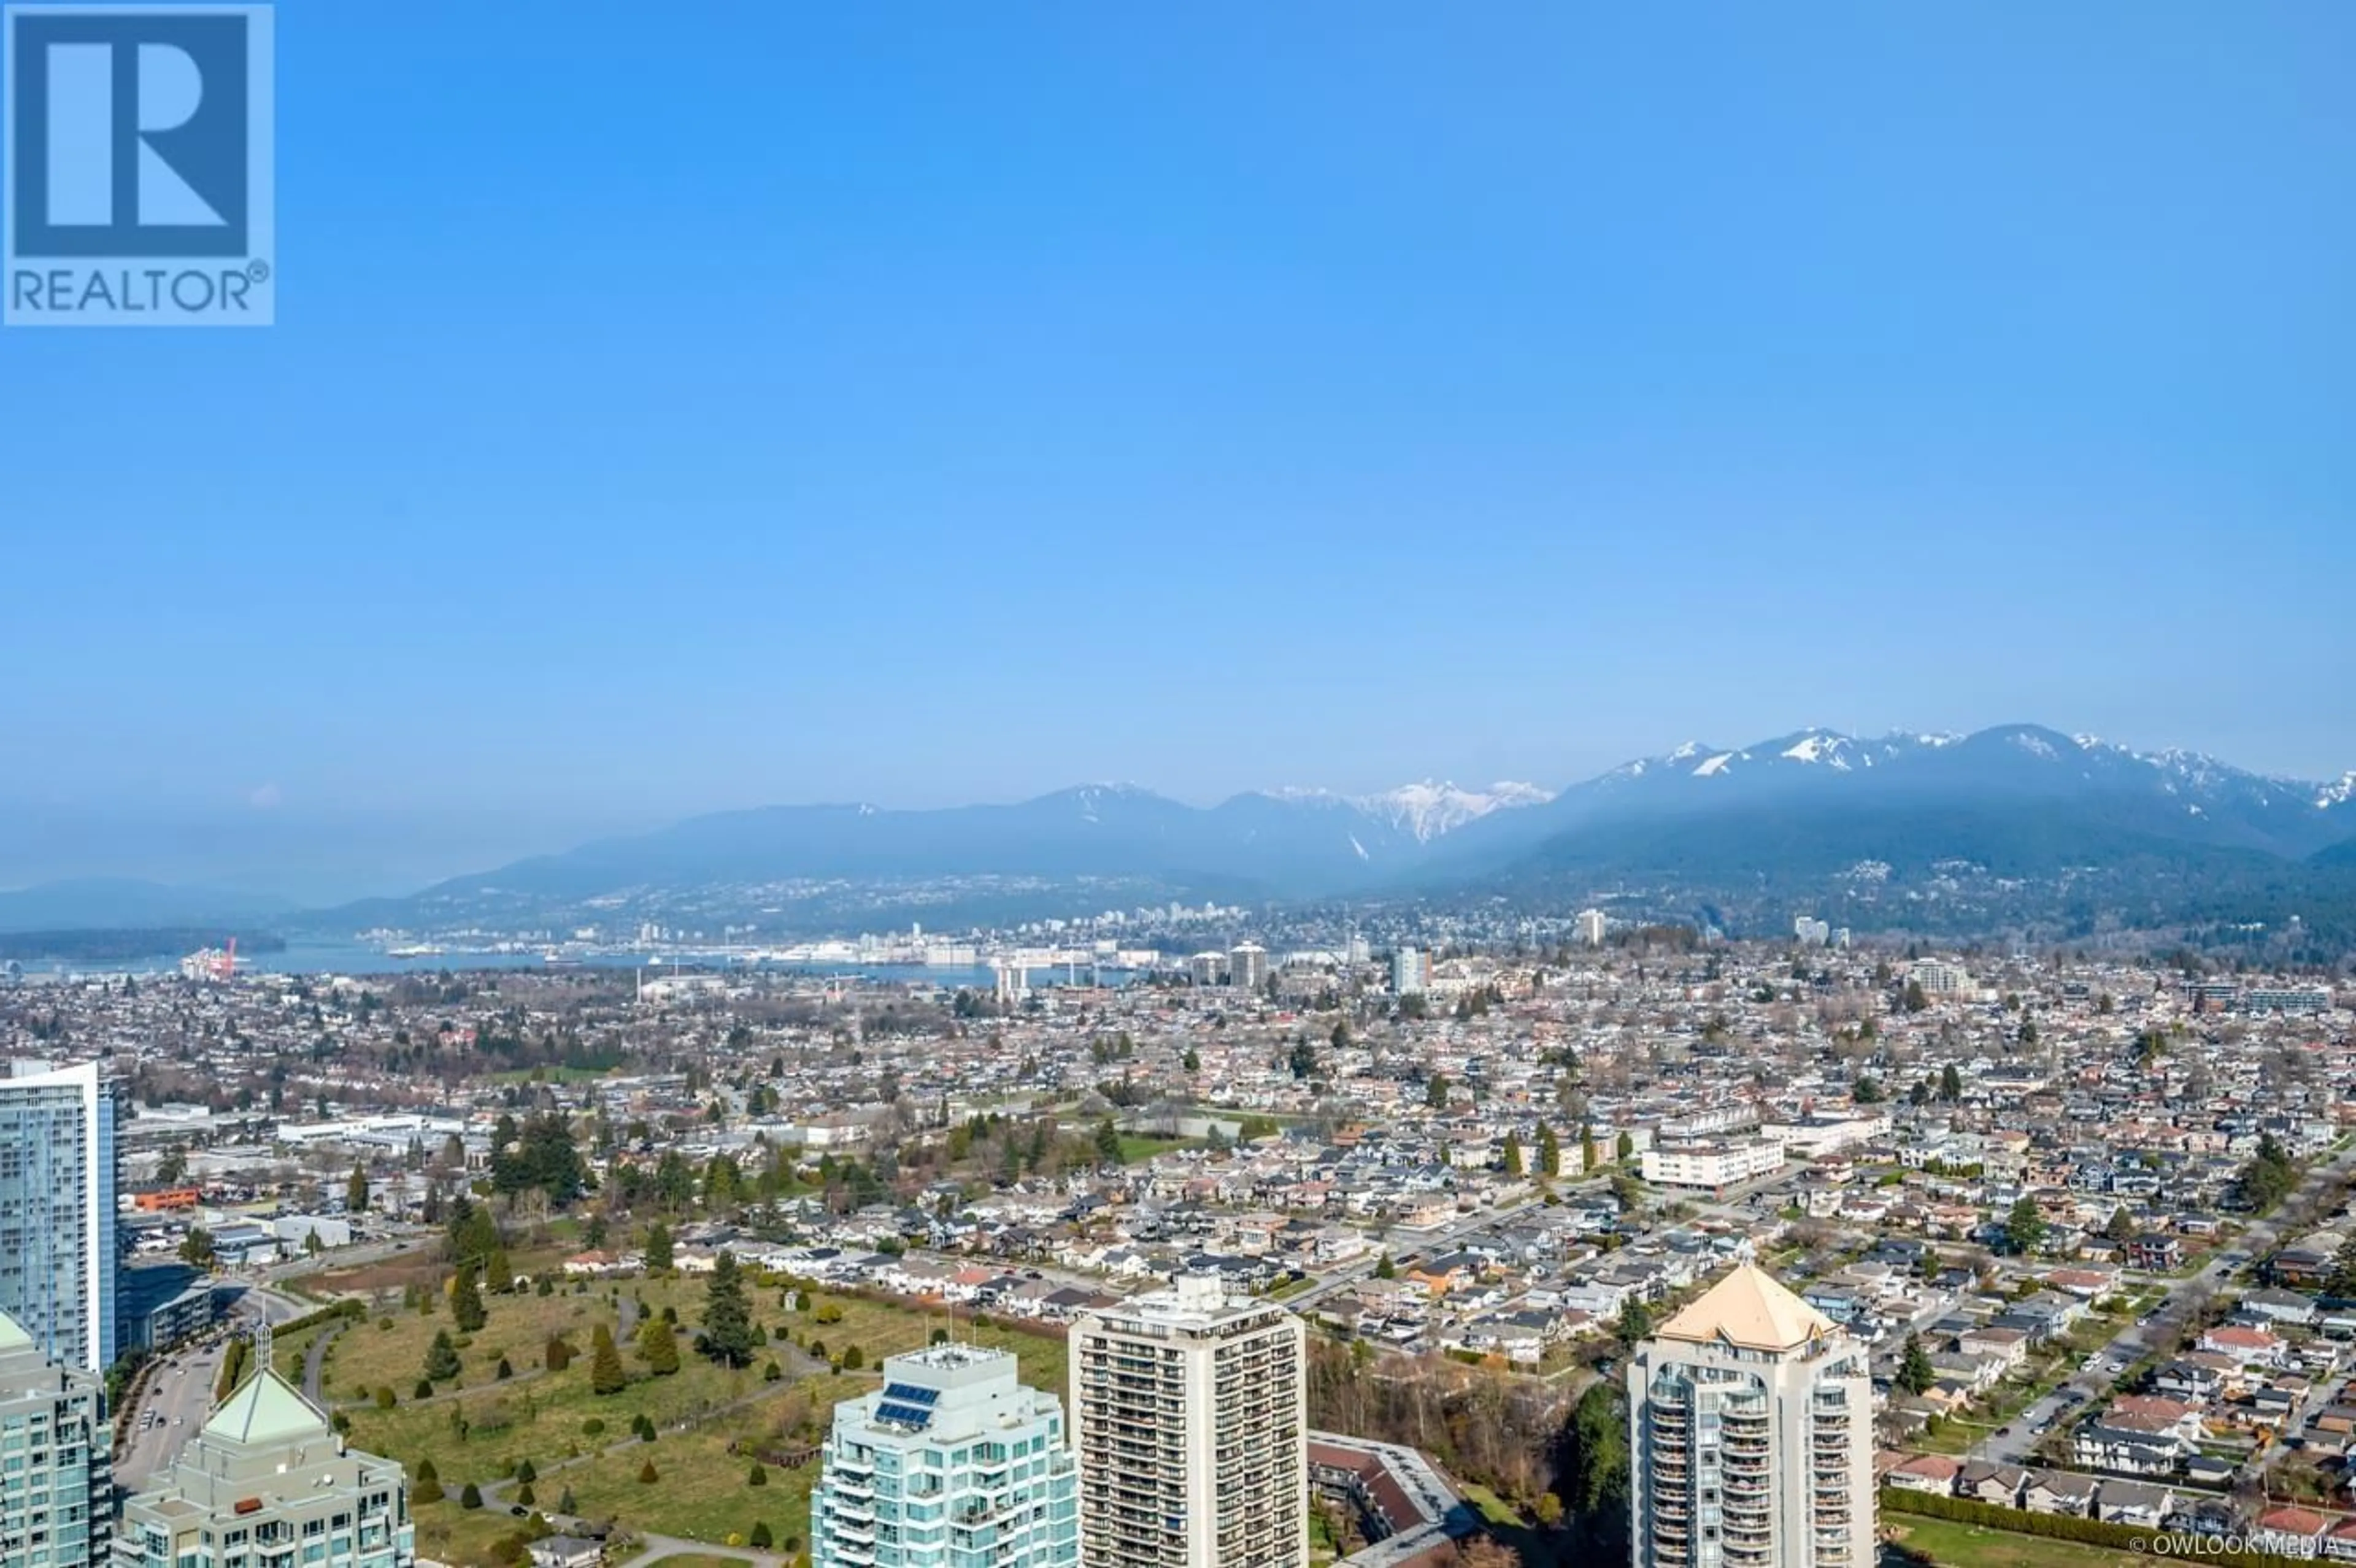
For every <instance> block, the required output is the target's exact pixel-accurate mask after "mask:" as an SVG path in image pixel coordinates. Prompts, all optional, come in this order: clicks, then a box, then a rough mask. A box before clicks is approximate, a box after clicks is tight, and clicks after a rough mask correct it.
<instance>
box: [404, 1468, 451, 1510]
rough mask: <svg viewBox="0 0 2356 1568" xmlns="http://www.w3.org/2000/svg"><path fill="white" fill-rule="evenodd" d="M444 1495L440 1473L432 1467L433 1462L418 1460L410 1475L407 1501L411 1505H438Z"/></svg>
mask: <svg viewBox="0 0 2356 1568" xmlns="http://www.w3.org/2000/svg"><path fill="white" fill-rule="evenodd" d="M445 1495H446V1494H444V1492H443V1490H442V1473H441V1472H440V1471H438V1470H436V1469H435V1468H434V1461H433V1460H431V1459H421V1460H419V1461H418V1465H417V1468H416V1469H415V1470H413V1471H412V1472H411V1475H410V1481H409V1500H410V1501H411V1502H412V1503H438V1502H440V1501H441V1500H442V1499H443V1498H444V1496H445Z"/></svg>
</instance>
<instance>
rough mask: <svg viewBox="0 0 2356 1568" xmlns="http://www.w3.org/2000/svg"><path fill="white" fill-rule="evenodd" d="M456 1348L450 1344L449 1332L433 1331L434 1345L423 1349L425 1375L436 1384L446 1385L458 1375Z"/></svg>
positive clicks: (439, 1329) (442, 1329) (445, 1329)
mask: <svg viewBox="0 0 2356 1568" xmlns="http://www.w3.org/2000/svg"><path fill="white" fill-rule="evenodd" d="M459 1370H460V1369H459V1366H458V1347H457V1346H455V1345H454V1344H452V1343H451V1342H450V1330H448V1329H447V1328H437V1329H435V1330H434V1343H433V1344H431V1345H429V1346H427V1347H426V1349H425V1375H426V1377H427V1378H428V1379H429V1380H430V1381H434V1382H437V1383H446V1382H448V1381H450V1380H451V1379H452V1378H455V1377H456V1376H457V1375H458V1372H459Z"/></svg>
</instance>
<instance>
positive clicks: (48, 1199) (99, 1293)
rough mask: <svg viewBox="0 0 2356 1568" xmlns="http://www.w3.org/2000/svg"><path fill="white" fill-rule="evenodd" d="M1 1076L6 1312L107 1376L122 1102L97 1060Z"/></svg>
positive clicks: (31, 1065)
mask: <svg viewBox="0 0 2356 1568" xmlns="http://www.w3.org/2000/svg"><path fill="white" fill-rule="evenodd" d="M10 1070H11V1075H10V1076H8V1077H6V1078H0V1312H5V1313H6V1314H7V1315H8V1316H9V1317H13V1318H15V1319H16V1322H17V1323H18V1325H20V1326H21V1327H22V1328H24V1330H25V1332H26V1333H27V1334H29V1335H30V1336H32V1339H33V1343H34V1344H35V1345H37V1346H38V1347H39V1348H40V1349H41V1350H42V1351H43V1352H44V1353H45V1354H47V1355H49V1356H53V1357H55V1358H56V1359H57V1360H60V1361H66V1362H70V1363H71V1364H73V1365H75V1366H80V1367H85V1368H88V1369H89V1370H90V1371H94V1372H102V1371H105V1370H106V1369H107V1368H108V1367H109V1366H110V1365H112V1363H113V1360H114V1358H115V1355H116V1354H117V1352H118V1350H119V1349H120V1346H119V1344H118V1342H117V1337H116V1333H115V1312H114V1291H115V1272H116V1269H117V1267H118V1266H119V1264H120V1262H121V1252H120V1249H119V1247H118V1245H117V1243H116V1234H115V1184H116V1180H117V1177H118V1174H119V1166H118V1163H117V1157H116V1152H115V1142H114V1121H115V1104H114V1095H113V1091H112V1088H111V1087H110V1086H109V1085H108V1084H107V1083H104V1082H102V1080H101V1078H100V1076H99V1070H98V1063H96V1062H94V1061H86V1062H83V1063H81V1064H80V1065H79V1066H75V1067H67V1068H59V1069H54V1070H53V1069H52V1068H51V1067H50V1065H49V1064H48V1062H45V1061H17V1062H12V1063H10Z"/></svg>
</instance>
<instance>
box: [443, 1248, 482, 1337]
mask: <svg viewBox="0 0 2356 1568" xmlns="http://www.w3.org/2000/svg"><path fill="white" fill-rule="evenodd" d="M489 1316H490V1315H489V1314H488V1313H487V1312H486V1311H485V1310H484V1309H483V1285H482V1281H481V1280H480V1279H479V1278H477V1265H476V1264H472V1263H463V1264H459V1265H458V1273H457V1276H456V1277H455V1278H454V1279H452V1280H451V1282H450V1318H451V1321H453V1322H455V1324H457V1325H458V1331H459V1332H460V1333H462V1334H472V1333H474V1332H476V1331H477V1329H479V1328H482V1326H483V1325H484V1323H485V1322H487V1320H488V1318H489Z"/></svg>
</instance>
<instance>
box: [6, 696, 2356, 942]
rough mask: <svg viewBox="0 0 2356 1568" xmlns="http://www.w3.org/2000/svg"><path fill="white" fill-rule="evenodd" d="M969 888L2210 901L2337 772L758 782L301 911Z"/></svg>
mask: <svg viewBox="0 0 2356 1568" xmlns="http://www.w3.org/2000/svg"><path fill="white" fill-rule="evenodd" d="M1972 877H1977V878H1980V879H1982V880H1983V881H1984V882H1985V883H1986V886H1985V887H1983V888H1981V889H1980V890H1979V891H1977V892H1976V893H1972V894H1971V896H1970V897H1969V898H1966V899H1965V900H1964V901H1962V902H1961V903H1958V902H1957V900H1956V898H1955V897H1954V891H1955V890H1956V889H1957V888H1958V887H1960V886H1962V885H1963V884H1962V883H1961V882H1959V880H1958V879H1959V878H1961V879H1965V880H1968V879H1969V878H1972ZM972 882H979V883H985V884H988V885H989V886H990V887H991V888H992V889H993V890H995V891H994V892H993V893H992V898H993V900H994V901H993V902H992V903H991V905H990V906H989V907H990V908H991V911H992V912H994V913H1004V914H1007V915H1009V916H1012V917H1018V918H1019V917H1020V916H1021V913H1022V912H1023V910H1024V909H1026V908H1030V907H1033V906H1044V905H1045V904H1047V903H1050V902H1052V903H1054V904H1055V912H1076V911H1077V910H1079V909H1100V908H1105V907H1119V906H1128V905H1133V904H1136V903H1140V902H1148V901H1162V900H1163V899H1166V898H1171V897H1190V898H1202V897H1214V898H1217V899H1220V900H1221V901H1260V900H1271V901H1308V900H1318V899H1324V898H1332V897H1349V898H1352V899H1378V898H1390V897H1398V898H1413V899H1419V900H1448V899H1469V898H1479V899H1490V900H1494V899H1495V898H1497V897H1499V896H1504V897H1507V898H1510V899H1514V900H1518V901H1525V902H1527V903H1530V904H1534V905H1547V904H1550V903H1555V902H1558V901H1561V900H1566V899H1583V898H1585V897H1588V896H1601V892H1602V891H1612V890H1618V891H1620V892H1622V893H1623V894H1628V895H1631V896H1633V895H1636V894H1647V893H1649V894H1651V895H1654V896H1655V901H1668V902H1671V903H1674V901H1677V900H1688V899H1689V900H1692V901H1707V902H1708V903H1710V904H1711V905H1712V907H1715V906H1716V904H1717V903H1718V902H1719V901H1725V900H1728V899H1740V898H1744V897H1748V898H1751V899H1752V900H1753V901H1758V902H1759V903H1760V905H1761V908H1762V911H1771V910H1772V908H1773V907H1777V906H1776V903H1775V901H1777V900H1783V901H1803V902H1804V901H1811V900H1814V901H1823V900H1826V899H1831V900H1833V901H1837V902H1839V903H1841V906H1842V909H1844V910H1847V912H1851V913H1852V914H1854V915H1855V916H1856V917H1857V918H1859V919H1867V918H1869V917H1870V916H1871V914H1872V913H1873V911H1872V910H1870V909H1867V908H1864V907H1863V906H1864V905H1867V904H1872V903H1874V901H1876V900H1877V899H1879V900H1880V901H1881V905H1882V912H1884V913H1887V914H1889V915H1890V916H1891V917H1892V918H1893V919H1895V918H1901V917H1909V916H1910V915H1919V914H1920V913H1921V909H1920V907H1919V906H1920V904H1921V901H1922V897H1923V894H1922V891H1921V890H1923V889H1931V890H1933V894H1932V896H1933V897H1944V898H1945V899H1946V901H1947V902H1946V905H1945V906H1944V907H1945V909H1946V910H1947V912H1950V913H1951V914H1952V913H1953V912H1954V911H1955V910H1957V909H1959V908H1976V909H1978V910H1980V911H1981V912H1982V913H1983V914H1986V915H1987V917H1988V918H1995V917H1996V915H1997V912H1998V906H1999V905H2002V904H2004V903H2005V901H2006V900H2010V901H2011V902H2012V903H2015V904H2019V903H2021V902H2022V901H2023V899H2024V898H2025V899H2026V901H2027V903H2028V904H2029V905H2035V904H2036V903H2037V899H2036V898H2035V897H2031V896H2029V895H2028V894H2023V893H2022V891H2021V890H2023V889H2028V890H2030V891H2031V892H2032V893H2033V892H2034V891H2035V890H2038V889H2043V890H2046V891H2048V892H2050V893H2051V895H2052V896H2051V898H2050V899H2047V900H2046V902H2047V903H2049V904H2051V905H2052V906H2053V907H2055V908H2060V907H2062V904H2063V902H2065V901H2066V900H2065V897H2064V895H2065V894H2066V895H2067V900H2074V901H2075V903H2074V904H2073V905H2072V906H2071V907H2072V908H2074V909H2075V910H2076V913H2075V914H2074V915H2073V916H2072V918H2073V919H2076V920H2079V921H2082V922H2084V921H2096V920H2099V919H2101V918H2104V917H2105V916H2106V914H2107V912H2109V910H2110V908H2111V905H2112V904H2115V905H2116V906H2117V907H2118V909H2119V910H2121V911H2124V912H2126V914H2128V915H2130V916H2133V917H2135V918H2138V919H2145V920H2158V921H2168V920H2170V919H2179V918H2192V914H2193V912H2195V911H2211V912H2213V911H2216V910H2224V909H2227V908H2228V907H2229V906H2232V905H2233V901H2235V900H2237V899H2244V900H2246V899H2258V900H2259V901H2260V902H2265V901H2267V900H2271V901H2274V902H2275V903H2281V902H2282V901H2286V900H2287V901H2291V902H2292V903H2293V904H2296V903H2297V901H2300V900H2304V899H2308V897H2309V895H2310V893H2312V894H2314V895H2315V896H2318V897H2328V898H2335V899H2336V898H2339V897H2340V896H2341V895H2342V893H2343V892H2344V893H2346V894H2348V895H2349V896H2350V897H2351V900H2356V772H2351V773H2347V774H2344V775H2342V776H2341V777H2340V779H2338V780H2336V781H2315V780H2300V779H2290V778H2281V777H2275V776H2270V775H2265V774H2261V773H2252V772H2249V771H2247V770H2244V769H2241V768H2236V767H2233V766H2232V765H2230V764H2228V763H2222V762H2219V761H2217V760H2216V759H2213V758H2211V757H2207V756H2203V755H2200V754H2198V753H2194V752H2182V751H2162V752H2138V751H2136V750H2133V749H2131V748H2128V747H2125V746H2120V745H2116V744H2113V743H2111V742H2108V741H2102V740H2099V739H2096V738H2094V737H2093V736H2088V735H2070V734H2064V733H2062V732H2061V731H2054V730H2049V729H2045V728H2042V727H2040V726H2037V725H2032V724H2009V725H2002V726H1998V727H1997V728H1994V729H1988V730H1983V731H1977V732H1976V733H1973V734H1968V735H1950V734H1913V733H1903V734H1890V735H1883V736H1879V737H1872V738H1867V737H1859V736H1854V735H1847V734H1843V733H1839V732H1837V731H1828V730H1806V731H1799V732H1796V733H1794V734H1790V735H1783V736H1778V737H1776V738H1774V739H1772V740H1767V741H1756V742H1753V743H1751V744H1750V745H1746V746H1736V747H1725V746H1714V745H1705V744H1701V743H1699V742H1688V743H1687V744H1685V745H1682V746H1678V747H1676V748H1675V749H1673V750H1670V751H1667V752H1662V753H1660V754H1659V755H1656V756H1651V757H1644V758H1640V759H1637V760H1635V761H1632V762H1629V763H1623V764H1622V765H1621V766H1619V767H1616V768H1613V769H1612V770H1610V771H1609V772H1607V773H1601V774H1600V775H1598V776H1596V777H1594V778H1591V779H1589V780H1586V781H1585V782H1583V783H1580V784H1573V785H1571V786H1570V787H1569V788H1567V789H1564V790H1561V791H1559V792H1554V793H1549V792H1547V791H1546V790H1543V789H1540V788H1537V787H1536V786H1534V785H1530V784H1493V785H1490V786H1488V787H1487V788H1483V789H1467V788H1461V787H1459V786H1457V785H1455V784H1445V783H1433V782H1426V783H1423V784H1410V785H1408V786H1405V787H1403V788H1400V789H1397V790H1391V791H1387V792H1384V793H1381V794H1376V795H1343V794H1336V793H1333V792H1329V791H1324V790H1318V789H1298V788H1293V789H1275V790H1269V791H1265V792H1252V793H1247V794H1244V795H1236V796H1234V797H1233V798H1231V799H1228V800H1226V801H1222V802H1220V803H1219V804H1217V805H1212V806H1207V807H1197V806H1192V805H1184V804H1182V803H1180V802H1178V801H1174V800H1171V799H1169V798H1167V797H1165V796H1162V795H1156V794H1154V793H1153V792H1151V790H1147V789H1144V788H1141V787H1139V786H1136V785H1133V784H1086V785H1080V786H1077V787H1075V788H1071V789H1066V790H1059V791H1056V792H1055V793H1054V794H1051V795H1042V796H1040V797H1038V798H1036V799H1034V800H1029V801H1023V802H1021V803H1018V804H1014V805H968V806H958V807H951V808H946V809H937V810H922V811H912V810H894V809H887V808H883V807H879V806H874V805H782V806H766V807H761V808H757V809H753V810H744V811H732V812H723V813H717V814H713V815H710V816H697V817H691V818H689V819H687V820H685V821H681V822H679V823H677V824H674V825H672V826H670V827H664V828H661V829H659V830H657V831H654V832H649V833H643V834H637V835H632V836H628V837H611V838H604V839H599V840H596V841H594V842H591V843H587V844H584V845H582V846H581V847H579V848H574V849H572V850H568V851H565V852H563V853H561V854H552V855H544V856H537V857H534V858H531V859H524V860H519V861H515V862H513V863H511V864H509V865H505V866H502V867H499V868H498V869H494V870H490V871H486V872H482V873H478V874H476V875H471V876H465V877H458V878H455V879H452V880H446V881H443V882H439V883H436V884H435V885H434V886H432V887H429V888H427V889H424V890H423V891H420V892H418V893H416V894H413V895H411V896H408V897H405V898H399V899H389V900H371V901H365V902H363V903H359V904H353V905H348V906H344V907H342V908H339V909H337V910H332V911H324V912H315V913H313V914H312V915H309V916H306V917H304V919H303V922H302V923H304V924H307V925H310V926H314V927H316V928H322V929H326V928H340V929H343V930H355V929H361V928H364V927H367V926H370V925H398V926H409V927H423V926H435V925H441V926H450V925H461V924H479V925H483V926H486V927H489V928H501V927H505V928H510V929H524V928H531V927H544V926H551V925H559V924H566V923H612V921H613V920H614V919H615V918H616V916H626V915H628V914H630V913H632V912H638V913H644V912H648V911H657V910H670V911H677V910H680V909H682V908H691V909H692V910H694V911H695V912H697V913H698V916H699V920H700V919H701V917H703V916H710V917H711V918H712V920H713V921H714V923H717V921H718V920H719V919H721V918H723V917H724V916H725V915H726V914H727V913H728V912H731V911H735V912H741V913H743V914H744V917H745V918H746V919H747V920H751V919H753V917H754V915H755V913H756V912H765V913H766V914H768V915H772V916H774V915H776V912H777V911H779V910H780V909H781V908H788V909H789V908H791V907H792V906H795V905H796V904H797V903H798V904H799V912H800V914H801V915H802V916H803V917H805V918H815V916H814V914H813V913H812V912H813V911H814V910H815V909H817V908H819V907H821V904H820V903H814V902H813V900H821V901H822V907H823V909H824V910H825V911H826V912H827V914H828V916H829V918H841V919H849V918H854V917H855V915H856V912H857V911H858V910H859V908H860V907H861V903H860V901H861V898H862V896H863V892H864V891H873V890H878V889H905V888H907V887H910V886H912V885H917V884H942V883H951V884H956V883H972ZM1891 890H1896V891H1891ZM1942 890H1944V891H1942ZM1082 891H1085V892H1086V895H1087V896H1086V897H1078V896H1077V895H1079V894H1080V893H1081V892H1082ZM89 892H90V890H89V889H87V888H84V889H82V890H80V893H78V894H77V896H76V897H74V898H73V899H72V900H71V902H72V903H73V904H74V905H75V907H76V911H77V913H78V915H80V916H88V915H90V914H91V913H94V912H96V911H95V909H94V908H93V907H92V906H94V905H96V904H100V903H103V902H104V901H103V900H102V899H95V898H92V897H90V896H87V895H88V894H89ZM2261 894H2263V895H2264V897H2263V898H2260V895H2261ZM1050 895H1053V896H1052V897H1050ZM2016 895H2019V896H2016ZM12 896H13V897H14V898H15V900H16V907H14V908H11V907H9V906H8V905H7V904H6V903H5V902H0V916H7V915H14V916H16V923H19V924H29V923H36V922H35V921H34V920H32V919H30V918H29V917H30V916H32V915H33V914H35V912H36V908H35V906H37V905H38V904H40V902H41V901H40V900H39V899H38V898H37V897H36V896H35V895H34V894H32V893H27V894H18V895H12ZM1910 899H1911V900H1912V901H1914V902H1915V903H1916V905H1917V906H1918V907H1917V908H1915V909H1914V910H1912V911H1911V912H1910V911H1908V910H1907V909H1906V908H1905V907H1904V906H1905V903H1906V901H1907V900H1910ZM1974 899H1976V900H1977V902H1976V903H1974V902H1973V901H1972V900H1974ZM1090 900H1093V901H1090ZM130 901H131V902H133V903H135V904H137V905H138V906H139V907H140V908H141V910H142V911H143V912H144V913H145V914H146V915H149V916H153V915H155V914H156V913H158V912H160V906H161V904H162V903H164V902H166V901H162V900H159V899H158V898H157V897H155V895H154V893H153V892H152V891H145V892H141V893H140V894H139V895H138V896H136V897H135V898H131V899H130ZM2104 901H2110V902H2109V903H2105V902H2104ZM2221 901H2222V902H2221ZM884 902H887V903H888V902H891V901H890V900H886V901H884ZM222 913H223V914H227V913H229V911H227V910H224V911H222ZM945 913H946V912H945ZM1765 917H1766V916H1765V914H1763V913H1762V918H1765ZM2218 918H2222V914H2221V915H2219V916H2218ZM38 923H45V924H48V925H62V924H68V923H95V922H91V921H89V920H87V919H77V920H75V921H65V920H59V919H57V918H55V917H54V915H51V916H49V917H48V918H47V919H45V920H42V921H40V922H38ZM758 923H760V924H762V925H764V927H765V928H766V924H767V922H766V920H764V921H760V922H758Z"/></svg>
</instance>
